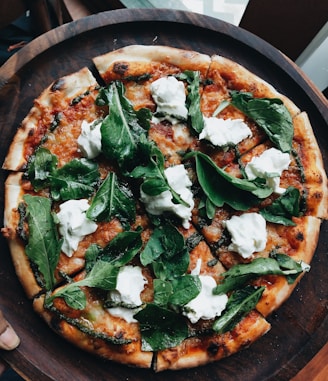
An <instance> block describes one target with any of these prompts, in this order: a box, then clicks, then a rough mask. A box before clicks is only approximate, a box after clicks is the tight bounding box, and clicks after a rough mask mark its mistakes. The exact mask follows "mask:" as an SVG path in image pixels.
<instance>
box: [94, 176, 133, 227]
mask: <svg viewBox="0 0 328 381" xmlns="http://www.w3.org/2000/svg"><path fill="white" fill-rule="evenodd" d="M87 217H88V218H89V219H91V220H94V221H110V220H111V219H112V218H113V217H117V218H118V219H119V220H120V221H121V223H122V224H123V226H126V225H127V224H128V222H133V221H134V220H135V217H136V208H135V202H134V198H133V194H132V192H131V190H130V189H129V188H128V187H127V186H125V185H124V184H123V183H122V182H120V181H119V180H118V178H117V175H116V174H115V173H113V172H111V173H109V174H108V176H107V177H106V179H105V180H104V181H103V183H102V184H101V186H100V187H99V189H98V191H97V193H96V195H95V197H94V198H93V200H92V203H91V205H90V208H89V209H88V211H87Z"/></svg>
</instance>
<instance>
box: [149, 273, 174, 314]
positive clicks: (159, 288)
mask: <svg viewBox="0 0 328 381" xmlns="http://www.w3.org/2000/svg"><path fill="white" fill-rule="evenodd" d="M153 285H154V303H155V304H156V305H158V306H162V307H166V306H167V304H168V301H169V298H170V296H171V295H172V293H173V289H172V284H171V282H170V281H165V280H162V279H154V281H153Z"/></svg>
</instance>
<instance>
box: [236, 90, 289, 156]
mask: <svg viewBox="0 0 328 381" xmlns="http://www.w3.org/2000/svg"><path fill="white" fill-rule="evenodd" d="M230 95H231V104H232V105H233V106H235V107H236V108H238V109H239V110H241V111H242V112H243V113H245V114H246V115H247V116H248V117H250V118H252V119H253V120H254V121H255V122H256V123H257V124H258V125H259V126H260V127H261V128H263V130H264V131H265V132H266V134H267V136H268V138H269V139H270V140H271V141H272V143H273V144H274V145H275V146H276V147H277V148H279V149H280V150H281V151H282V152H290V151H291V149H292V140H293V135H294V126H293V121H292V117H291V115H290V113H289V111H288V109H287V108H286V106H285V105H284V103H283V101H282V100H280V99H278V98H254V97H253V95H252V94H251V93H247V92H239V91H231V93H230Z"/></svg>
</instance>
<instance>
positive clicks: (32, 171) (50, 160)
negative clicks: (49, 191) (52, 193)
mask: <svg viewBox="0 0 328 381" xmlns="http://www.w3.org/2000/svg"><path fill="white" fill-rule="evenodd" d="M57 162H58V160H57V156H55V155H52V154H51V152H50V151H49V150H48V149H46V148H42V147H41V148H38V149H37V151H36V152H35V155H34V156H32V158H31V161H30V162H29V165H28V169H27V175H28V178H29V180H30V181H31V183H32V185H33V187H34V189H35V190H37V191H38V190H40V189H43V188H45V187H48V186H49V176H50V174H52V173H53V172H54V171H55V170H56V167H57Z"/></svg>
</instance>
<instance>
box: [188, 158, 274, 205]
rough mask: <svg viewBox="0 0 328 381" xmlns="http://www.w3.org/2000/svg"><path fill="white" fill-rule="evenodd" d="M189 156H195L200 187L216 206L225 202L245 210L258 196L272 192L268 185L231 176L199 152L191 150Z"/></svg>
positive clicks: (256, 201) (262, 196) (253, 203)
mask: <svg viewBox="0 0 328 381" xmlns="http://www.w3.org/2000/svg"><path fill="white" fill-rule="evenodd" d="M189 156H195V160H196V172H197V177H198V181H199V184H200V186H201V188H202V189H203V191H204V193H205V194H206V196H207V197H208V198H209V200H210V201H211V202H212V203H213V204H214V205H216V206H218V207H221V206H223V205H224V204H225V203H226V204H228V205H230V206H231V207H232V208H233V209H235V210H247V209H249V208H250V207H251V206H254V205H256V203H258V202H259V200H258V198H266V197H268V196H269V195H270V194H271V193H272V189H270V188H269V187H265V186H263V187H260V186H258V184H256V183H254V182H252V181H248V180H246V179H239V178H236V177H234V176H231V175H230V174H229V173H227V172H225V171H224V170H223V169H221V168H219V167H218V166H217V165H216V164H215V163H214V162H213V161H212V160H211V158H210V157H208V156H207V155H205V154H203V153H201V152H192V153H191V154H189V155H188V156H186V157H189Z"/></svg>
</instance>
